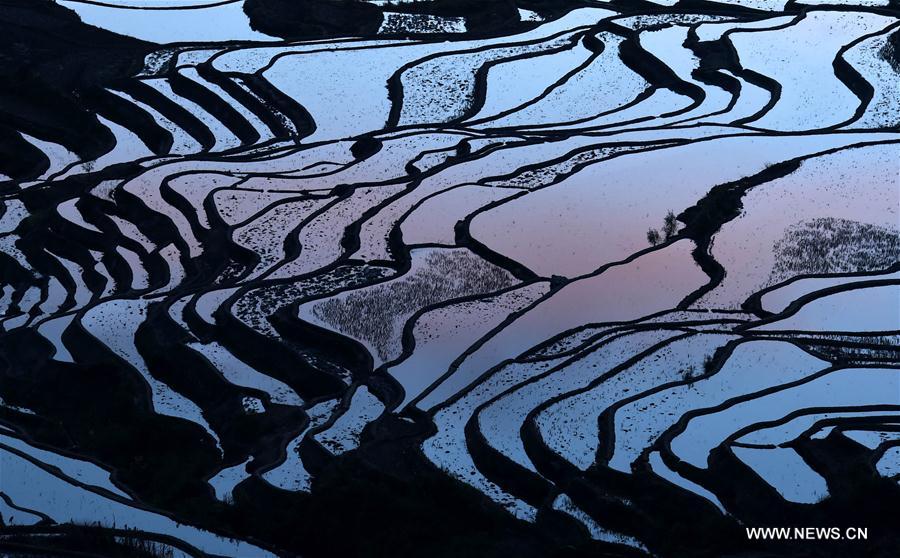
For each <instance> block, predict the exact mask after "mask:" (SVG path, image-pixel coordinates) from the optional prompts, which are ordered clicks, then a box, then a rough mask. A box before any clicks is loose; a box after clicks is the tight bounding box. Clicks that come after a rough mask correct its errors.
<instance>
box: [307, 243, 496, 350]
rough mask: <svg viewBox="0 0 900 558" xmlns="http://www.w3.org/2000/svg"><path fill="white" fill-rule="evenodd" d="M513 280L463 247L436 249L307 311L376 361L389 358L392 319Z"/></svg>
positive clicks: (394, 321) (393, 334)
mask: <svg viewBox="0 0 900 558" xmlns="http://www.w3.org/2000/svg"><path fill="white" fill-rule="evenodd" d="M512 284H513V277H512V276H511V275H510V274H509V273H508V272H506V271H505V270H504V269H502V268H500V267H497V266H495V265H493V264H490V263H488V262H486V261H484V260H482V259H481V258H478V257H477V256H474V255H472V254H470V253H468V252H464V251H458V250H455V251H436V252H432V253H430V254H428V256H426V258H425V265H423V266H422V267H421V268H419V269H418V270H416V271H414V272H412V273H410V274H408V275H407V276H405V277H401V278H399V279H397V280H395V281H389V282H387V283H382V284H380V285H377V286H375V287H372V288H367V289H363V290H360V291H358V292H353V293H350V294H349V295H347V296H344V297H338V298H332V299H329V300H327V301H325V302H323V303H322V304H319V305H318V306H316V307H315V308H313V314H314V315H315V316H316V317H317V318H319V319H320V320H322V321H323V322H325V323H327V324H329V325H331V326H333V327H334V328H335V329H336V330H337V331H339V332H341V333H343V334H345V335H348V336H350V337H353V338H355V339H359V340H364V341H366V342H368V343H369V344H371V345H372V346H373V347H375V349H376V350H377V351H378V355H379V356H380V357H381V358H382V359H386V358H389V357H390V356H391V350H392V348H393V347H392V346H391V341H392V340H394V339H396V328H397V327H402V325H403V324H402V323H398V322H399V321H400V320H398V319H397V318H400V317H404V316H409V315H410V314H413V313H414V312H416V311H418V310H420V309H421V308H424V307H426V306H429V305H432V304H435V303H438V302H441V301H445V300H450V299H453V298H459V297H463V296H468V295H472V294H478V293H490V292H494V291H498V290H500V289H503V288H506V287H508V286H510V285H512Z"/></svg>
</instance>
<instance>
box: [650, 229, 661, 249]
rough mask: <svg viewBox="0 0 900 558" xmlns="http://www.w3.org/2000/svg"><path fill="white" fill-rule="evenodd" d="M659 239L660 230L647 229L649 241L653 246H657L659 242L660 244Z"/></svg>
mask: <svg viewBox="0 0 900 558" xmlns="http://www.w3.org/2000/svg"><path fill="white" fill-rule="evenodd" d="M659 240H660V238H659V231H658V230H656V229H650V230H648V231H647V242H649V243H650V244H652V245H653V246H656V245H657V244H659Z"/></svg>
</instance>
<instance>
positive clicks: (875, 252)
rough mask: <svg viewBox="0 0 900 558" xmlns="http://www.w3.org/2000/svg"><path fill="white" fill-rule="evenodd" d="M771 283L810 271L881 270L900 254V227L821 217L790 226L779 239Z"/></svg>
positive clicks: (891, 263)
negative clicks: (899, 228)
mask: <svg viewBox="0 0 900 558" xmlns="http://www.w3.org/2000/svg"><path fill="white" fill-rule="evenodd" d="M773 250H774V252H775V266H774V267H773V268H772V274H771V276H770V277H769V284H770V285H771V284H775V283H777V282H779V281H783V280H785V279H788V278H790V277H794V276H796V275H802V274H808V273H835V274H839V273H854V272H862V271H878V270H881V269H886V268H888V267H890V266H891V265H893V264H894V263H895V262H896V261H897V260H898V257H900V230H898V229H896V228H887V227H880V226H877V225H871V224H868V223H860V222H858V221H851V220H848V219H836V218H830V217H829V218H820V219H812V220H809V221H802V222H800V223H797V224H795V225H792V226H791V227H789V228H788V229H787V230H786V231H785V234H784V236H783V237H782V238H781V240H779V241H777V242H776V243H775V246H774V248H773Z"/></svg>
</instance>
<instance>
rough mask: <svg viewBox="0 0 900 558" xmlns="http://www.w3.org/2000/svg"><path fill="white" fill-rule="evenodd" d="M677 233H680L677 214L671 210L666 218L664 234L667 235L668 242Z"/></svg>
mask: <svg viewBox="0 0 900 558" xmlns="http://www.w3.org/2000/svg"><path fill="white" fill-rule="evenodd" d="M676 232H678V219H677V218H676V217H675V213H674V212H673V211H671V210H670V211H669V212H668V213H666V218H665V221H664V223H663V233H664V234H665V235H666V240H669V239H670V238H672V237H673V236H675V233H676Z"/></svg>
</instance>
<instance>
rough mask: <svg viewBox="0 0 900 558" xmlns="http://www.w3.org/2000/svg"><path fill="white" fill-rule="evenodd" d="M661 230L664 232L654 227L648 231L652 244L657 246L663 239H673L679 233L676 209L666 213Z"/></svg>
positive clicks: (648, 237)
mask: <svg viewBox="0 0 900 558" xmlns="http://www.w3.org/2000/svg"><path fill="white" fill-rule="evenodd" d="M661 230H662V234H660V232H659V231H658V230H656V229H654V228H652V227H651V228H650V229H649V230H648V231H647V242H649V243H650V245H651V246H656V245H657V244H659V243H660V242H662V241H663V240H666V241H669V240H672V238H674V237H675V235H676V234H677V233H678V216H677V215H675V212H674V211H672V210H669V212H668V213H666V216H665V217H664V218H663V226H662V229H661Z"/></svg>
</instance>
